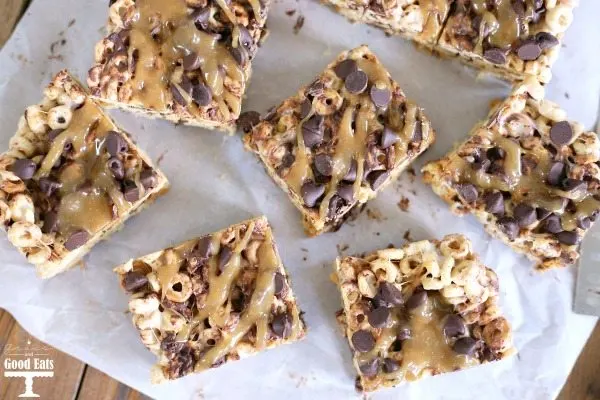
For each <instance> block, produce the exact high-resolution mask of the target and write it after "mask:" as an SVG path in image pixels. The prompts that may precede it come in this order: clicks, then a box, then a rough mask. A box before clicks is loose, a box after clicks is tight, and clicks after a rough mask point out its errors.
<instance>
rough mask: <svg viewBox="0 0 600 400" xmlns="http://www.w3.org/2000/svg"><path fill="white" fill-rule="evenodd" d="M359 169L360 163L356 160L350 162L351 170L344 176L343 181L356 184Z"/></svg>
mask: <svg viewBox="0 0 600 400" xmlns="http://www.w3.org/2000/svg"><path fill="white" fill-rule="evenodd" d="M357 169H358V163H357V162H356V160H352V161H351V162H350V168H348V172H347V173H346V175H344V178H342V180H344V181H346V182H354V181H355V180H356V171H357Z"/></svg>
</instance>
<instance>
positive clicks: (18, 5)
mask: <svg viewBox="0 0 600 400" xmlns="http://www.w3.org/2000/svg"><path fill="white" fill-rule="evenodd" d="M28 3H29V0H0V49H1V48H2V46H3V45H4V43H5V42H6V41H7V40H8V38H9V37H10V34H11V33H12V31H13V28H14V27H15V25H16V24H17V22H18V21H19V18H20V17H21V13H22V12H23V11H24V10H25V6H26V5H27V4H28Z"/></svg>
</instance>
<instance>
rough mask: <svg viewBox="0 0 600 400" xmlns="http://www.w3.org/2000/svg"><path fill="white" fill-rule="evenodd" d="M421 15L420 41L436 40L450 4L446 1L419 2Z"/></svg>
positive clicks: (429, 0) (423, 0)
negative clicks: (422, 23)
mask: <svg viewBox="0 0 600 400" xmlns="http://www.w3.org/2000/svg"><path fill="white" fill-rule="evenodd" d="M419 4H420V5H421V12H422V13H423V21H425V23H424V25H423V31H422V32H421V33H420V34H419V37H420V38H421V39H422V40H431V39H436V38H437V35H438V34H439V33H440V31H441V27H442V21H443V20H444V19H445V17H446V15H448V11H449V10H450V2H449V1H448V0H420V2H419Z"/></svg>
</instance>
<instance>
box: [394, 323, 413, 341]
mask: <svg viewBox="0 0 600 400" xmlns="http://www.w3.org/2000/svg"><path fill="white" fill-rule="evenodd" d="M411 337H412V331H411V330H410V326H408V324H407V323H406V324H401V325H399V327H398V330H397V331H396V339H397V340H399V341H403V340H407V339H410V338H411Z"/></svg>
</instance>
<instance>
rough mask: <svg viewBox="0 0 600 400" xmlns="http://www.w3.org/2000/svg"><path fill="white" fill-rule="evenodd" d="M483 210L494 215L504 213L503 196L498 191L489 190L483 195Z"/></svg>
mask: <svg viewBox="0 0 600 400" xmlns="http://www.w3.org/2000/svg"><path fill="white" fill-rule="evenodd" d="M483 201H484V202H485V211H487V212H489V213H491V214H494V215H496V216H499V215H504V196H502V193H500V192H489V193H486V194H485V195H484V196H483Z"/></svg>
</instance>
